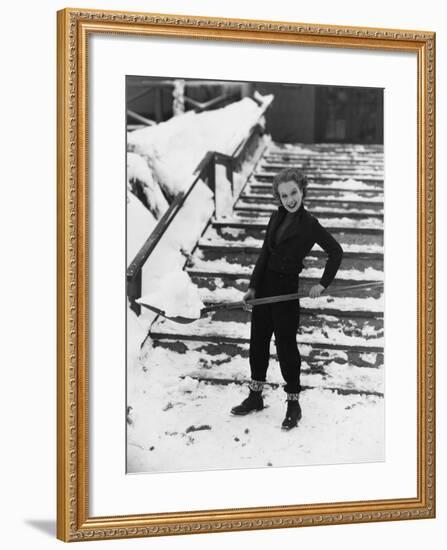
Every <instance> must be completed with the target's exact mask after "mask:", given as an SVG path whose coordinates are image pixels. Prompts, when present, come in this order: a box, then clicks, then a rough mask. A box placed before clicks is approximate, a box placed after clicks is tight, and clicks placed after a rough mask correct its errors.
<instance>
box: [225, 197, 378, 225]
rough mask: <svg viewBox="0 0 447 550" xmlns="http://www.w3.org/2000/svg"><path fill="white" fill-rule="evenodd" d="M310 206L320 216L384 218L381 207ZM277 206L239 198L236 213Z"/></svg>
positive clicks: (265, 210) (253, 212)
mask: <svg viewBox="0 0 447 550" xmlns="http://www.w3.org/2000/svg"><path fill="white" fill-rule="evenodd" d="M309 203H310V207H309V208H308V210H309V212H310V213H311V214H314V215H315V216H318V217H319V218H320V217H321V218H340V217H343V218H348V219H349V218H354V219H362V220H365V219H373V218H375V219H379V220H383V209H381V208H376V209H373V208H371V207H370V208H361V209H360V208H359V209H356V208H349V207H347V208H338V207H333V208H330V207H327V206H315V205H313V204H312V202H311V201H309ZM277 208H278V207H277V206H275V205H273V204H250V203H247V202H244V201H242V200H239V201H238V202H237V204H236V205H235V207H234V212H235V213H244V214H245V215H252V216H259V215H260V214H262V213H266V214H267V213H272V212H275V211H276V210H277Z"/></svg>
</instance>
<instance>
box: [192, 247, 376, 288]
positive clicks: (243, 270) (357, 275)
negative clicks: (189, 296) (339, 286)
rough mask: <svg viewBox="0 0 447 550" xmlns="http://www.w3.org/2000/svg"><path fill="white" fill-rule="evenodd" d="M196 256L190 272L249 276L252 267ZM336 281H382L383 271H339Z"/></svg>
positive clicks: (315, 272)
mask: <svg viewBox="0 0 447 550" xmlns="http://www.w3.org/2000/svg"><path fill="white" fill-rule="evenodd" d="M199 256H200V253H199V254H197V256H194V260H193V265H192V267H191V268H190V270H191V271H203V272H208V273H215V272H220V273H222V274H227V275H241V276H242V277H243V276H246V275H251V273H252V271H253V266H251V265H250V266H247V265H241V264H238V263H230V262H228V260H227V259H226V258H219V259H216V260H203V259H202V258H200V257H199ZM322 275H323V268H318V267H308V268H305V269H303V270H302V271H301V273H300V277H301V278H304V277H305V278H321V276H322ZM336 278H337V279H339V280H343V279H345V280H346V279H347V280H355V281H382V280H383V271H381V270H378V269H374V268H373V267H366V268H365V269H364V270H363V271H360V270H358V269H339V270H338V271H337V276H336Z"/></svg>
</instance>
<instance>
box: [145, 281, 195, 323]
mask: <svg viewBox="0 0 447 550" xmlns="http://www.w3.org/2000/svg"><path fill="white" fill-rule="evenodd" d="M137 302H138V303H139V304H148V305H151V306H153V307H156V308H158V309H160V310H161V311H164V313H165V315H167V316H169V317H177V316H182V317H189V318H191V319H198V318H199V317H200V311H201V309H202V308H203V307H204V305H203V302H202V300H201V299H200V295H199V290H198V288H197V287H196V286H195V285H194V284H193V283H192V281H191V279H190V278H189V277H188V274H187V273H186V272H185V271H174V272H171V273H168V274H166V275H165V276H164V277H163V279H162V280H161V286H159V287H158V288H153V289H152V291H151V292H150V293H149V294H146V295H144V296H142V297H141V298H139V299H138V300H137Z"/></svg>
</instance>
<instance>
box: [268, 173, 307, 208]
mask: <svg viewBox="0 0 447 550" xmlns="http://www.w3.org/2000/svg"><path fill="white" fill-rule="evenodd" d="M285 181H294V182H295V183H296V184H297V185H298V187H299V188H300V189H301V193H302V194H303V199H305V198H306V193H307V178H306V176H305V175H304V172H303V171H302V170H300V169H299V168H293V167H292V168H286V169H284V170H281V172H278V173H277V174H275V176H274V178H273V184H272V185H273V196H274V197H275V199H276V200H277V201H278V202H279V204H281V199H280V198H279V193H278V185H279V184H280V183H284V182H285Z"/></svg>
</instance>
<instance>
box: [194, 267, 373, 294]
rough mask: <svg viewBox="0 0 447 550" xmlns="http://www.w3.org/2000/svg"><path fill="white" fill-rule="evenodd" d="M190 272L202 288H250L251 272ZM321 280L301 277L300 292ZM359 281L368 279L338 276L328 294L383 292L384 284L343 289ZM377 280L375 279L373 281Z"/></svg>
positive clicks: (196, 270) (243, 290)
mask: <svg viewBox="0 0 447 550" xmlns="http://www.w3.org/2000/svg"><path fill="white" fill-rule="evenodd" d="M187 272H188V274H189V275H190V277H191V279H192V281H193V283H194V284H195V285H197V287H198V288H199V289H201V288H207V289H209V290H211V291H212V290H215V289H216V288H223V289H231V288H234V289H236V290H238V291H240V292H244V293H245V292H246V291H247V288H248V282H249V278H250V272H248V271H247V272H246V273H232V272H227V273H225V272H222V271H220V272H219V271H217V270H216V272H214V273H213V272H212V271H211V269H209V270H200V269H193V268H191V269H188V270H187ZM319 282H320V277H300V282H299V285H300V292H302V293H303V295H307V294H308V293H309V290H310V288H311V287H312V286H313V285H316V284H318V283H319ZM358 282H362V283H363V282H366V281H356V280H349V279H341V280H339V279H338V278H336V279H334V281H333V282H332V283H331V286H330V287H329V289H328V291H327V292H328V294H329V293H330V291H332V292H334V291H336V292H334V296H336V297H337V298H340V299H342V298H343V299H347V298H359V299H365V298H370V297H371V298H374V299H379V298H380V297H381V296H382V294H383V287H382V286H371V287H361V288H355V289H350V290H344V289H343V290H342V289H341V287H346V286H351V285H355V283H358ZM371 282H375V281H371Z"/></svg>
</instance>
